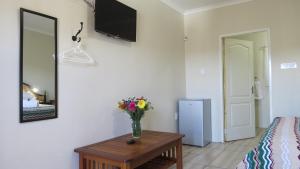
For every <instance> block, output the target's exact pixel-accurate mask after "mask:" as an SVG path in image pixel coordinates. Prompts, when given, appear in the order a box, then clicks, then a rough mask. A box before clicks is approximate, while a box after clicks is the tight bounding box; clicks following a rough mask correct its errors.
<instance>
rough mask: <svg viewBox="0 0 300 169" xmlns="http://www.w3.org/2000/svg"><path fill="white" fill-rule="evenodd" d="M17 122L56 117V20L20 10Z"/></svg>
mask: <svg viewBox="0 0 300 169" xmlns="http://www.w3.org/2000/svg"><path fill="white" fill-rule="evenodd" d="M20 21H21V22H20V36H21V37H20V122H21V123H23V122H30V121H37V120H46V119H53V118H57V19H56V18H54V17H51V16H48V15H45V14H41V13H38V12H34V11H30V10H27V9H23V8H21V9H20Z"/></svg>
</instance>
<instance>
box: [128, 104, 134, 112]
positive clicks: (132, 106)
mask: <svg viewBox="0 0 300 169" xmlns="http://www.w3.org/2000/svg"><path fill="white" fill-rule="evenodd" d="M128 110H129V111H132V112H134V111H135V110H136V107H135V102H133V101H132V102H130V103H129V106H128Z"/></svg>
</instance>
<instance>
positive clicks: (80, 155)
mask: <svg viewBox="0 0 300 169" xmlns="http://www.w3.org/2000/svg"><path fill="white" fill-rule="evenodd" d="M83 167H84V165H83V154H82V153H79V169H84V168H83Z"/></svg>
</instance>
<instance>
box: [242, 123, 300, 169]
mask: <svg viewBox="0 0 300 169" xmlns="http://www.w3.org/2000/svg"><path fill="white" fill-rule="evenodd" d="M299 125H300V118H299V117H277V118H275V119H274V121H273V122H272V124H271V125H270V126H269V128H268V129H267V130H266V131H265V133H264V134H263V136H262V137H261V140H260V142H259V144H258V146H256V148H254V149H253V150H251V151H250V152H249V153H248V154H247V155H246V156H245V158H244V159H243V161H241V162H240V163H239V165H238V166H237V169H299V168H300V131H299Z"/></svg>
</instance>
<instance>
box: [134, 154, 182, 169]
mask: <svg viewBox="0 0 300 169" xmlns="http://www.w3.org/2000/svg"><path fill="white" fill-rule="evenodd" d="M174 164H176V159H173V158H168V157H162V156H160V157H156V158H155V159H153V160H151V161H149V162H147V163H145V164H143V165H141V166H139V167H137V168H135V169H168V168H170V167H171V166H173V165H174Z"/></svg>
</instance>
